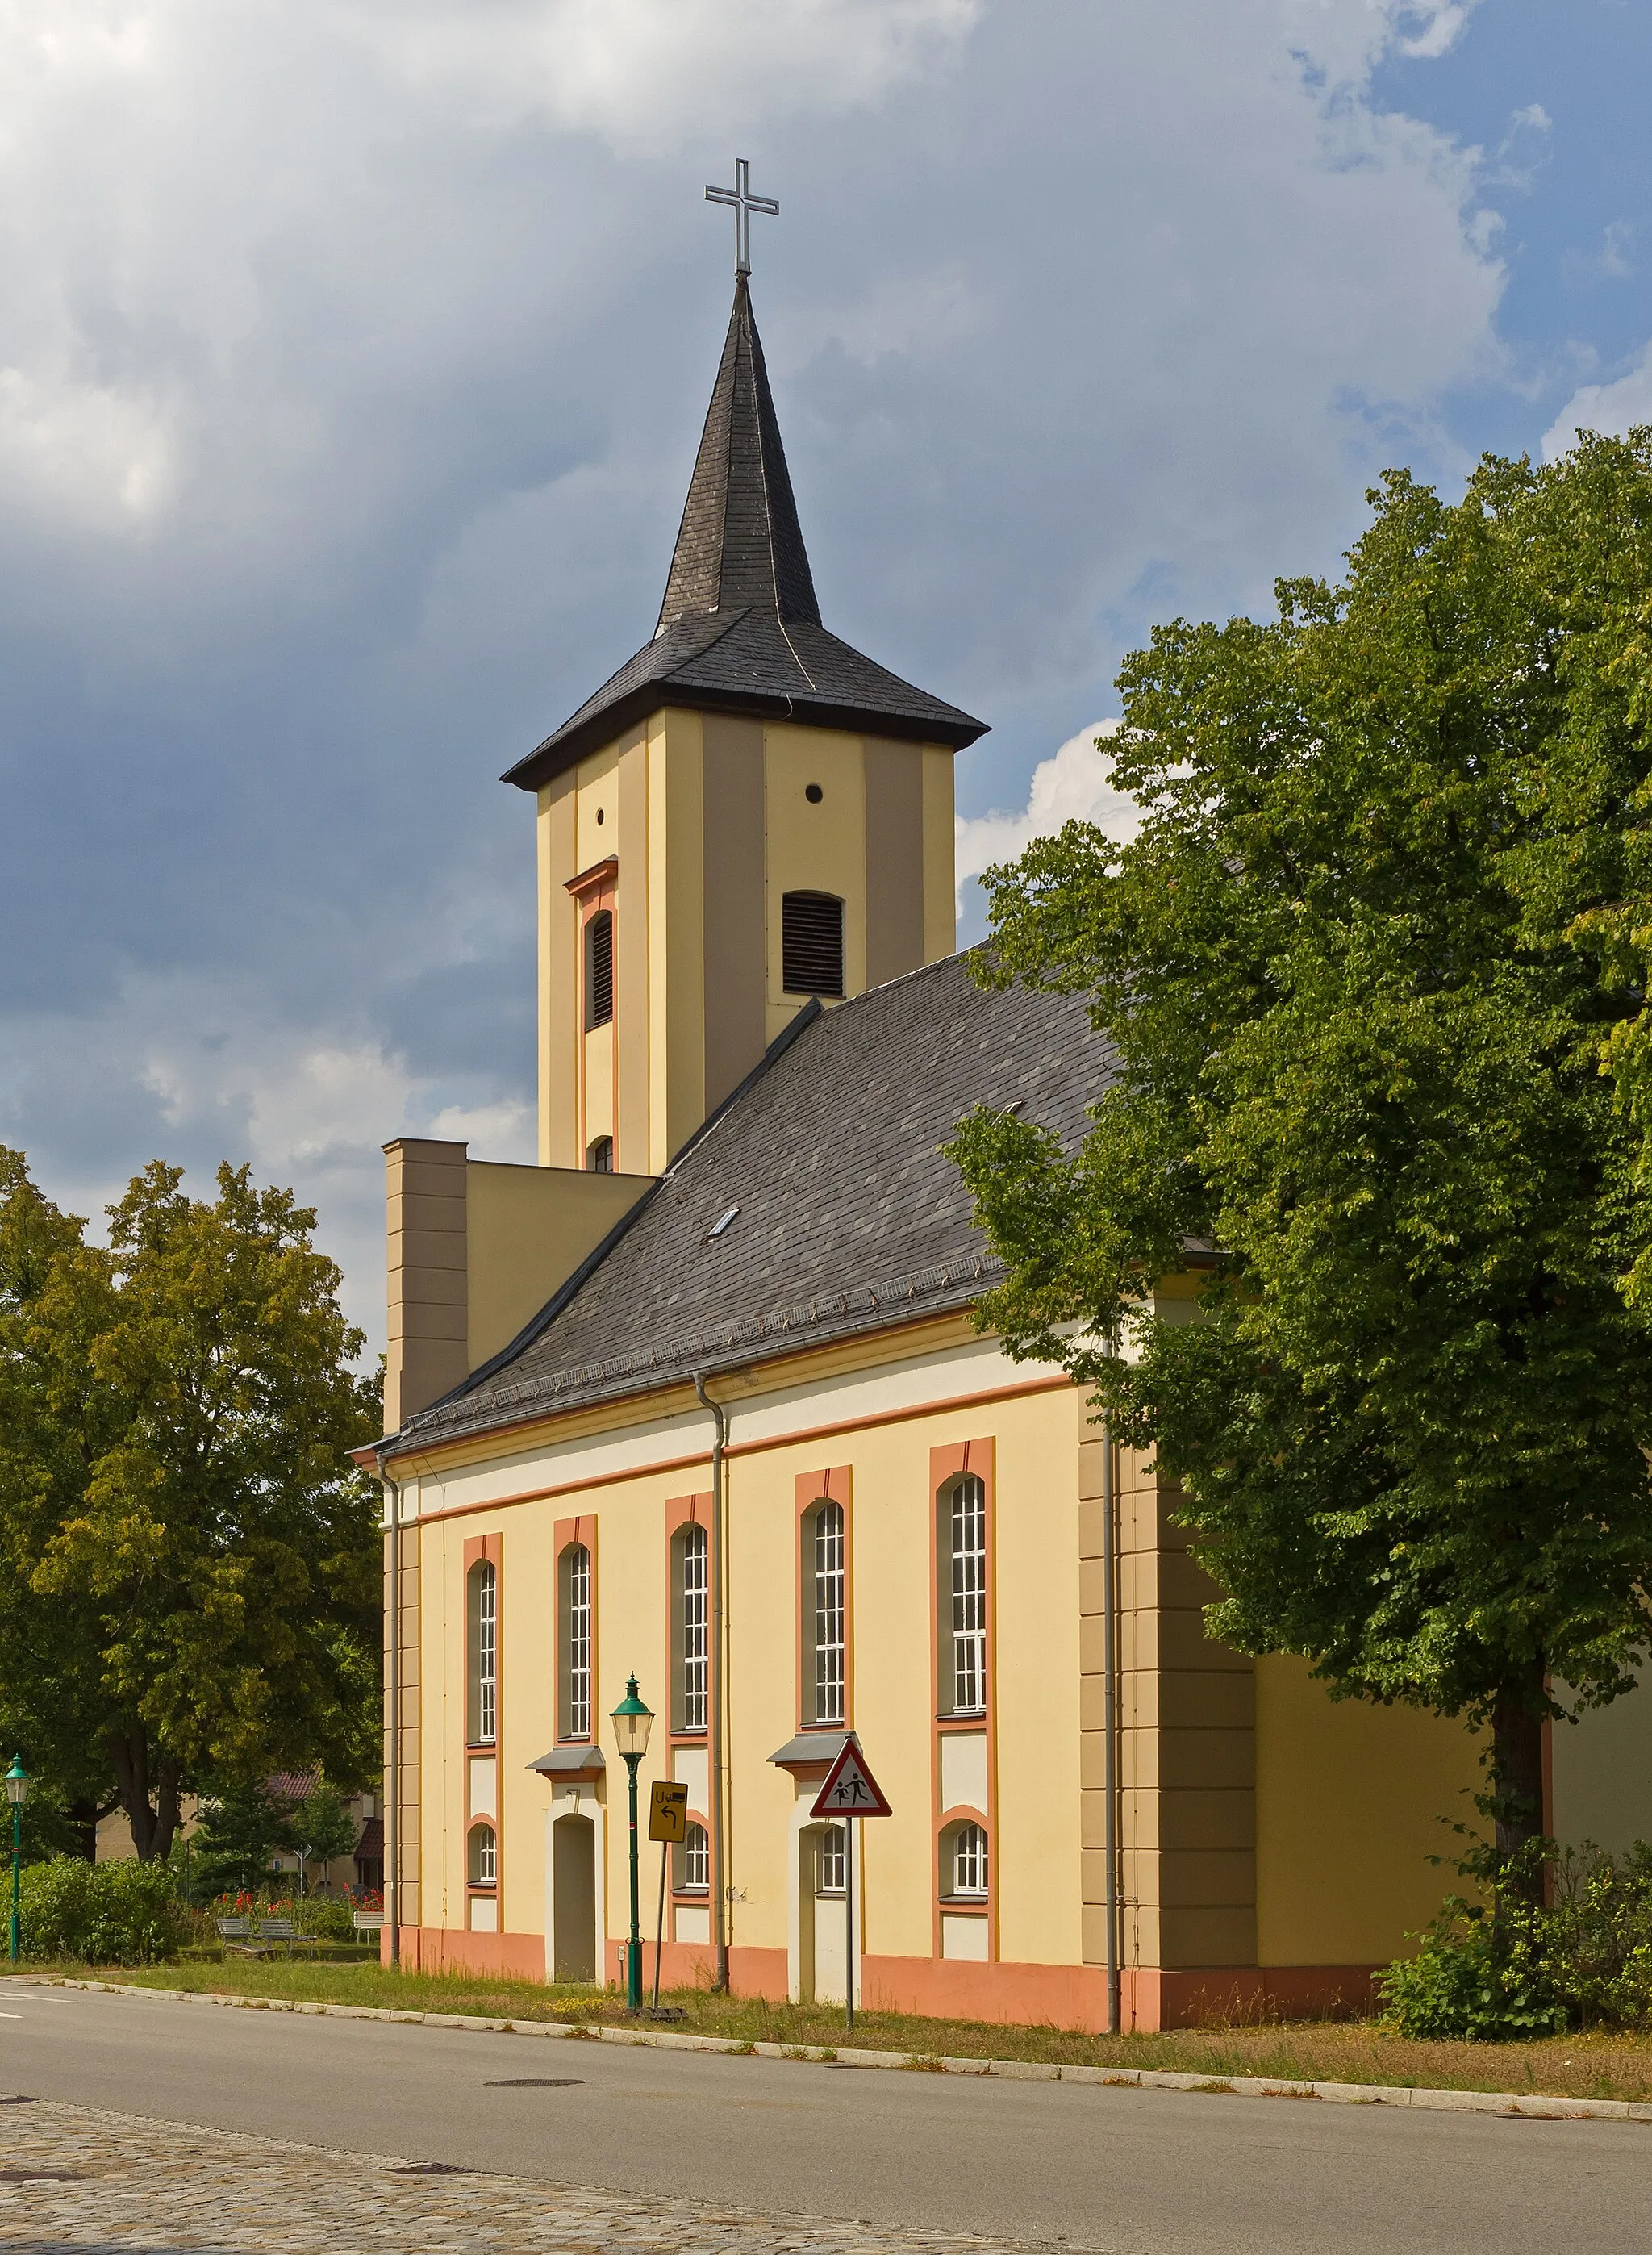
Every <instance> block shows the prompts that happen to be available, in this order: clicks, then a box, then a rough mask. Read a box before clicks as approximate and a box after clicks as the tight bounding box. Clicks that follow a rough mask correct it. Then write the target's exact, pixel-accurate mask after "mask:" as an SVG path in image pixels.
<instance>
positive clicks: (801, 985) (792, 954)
mask: <svg viewBox="0 0 1652 2255" xmlns="http://www.w3.org/2000/svg"><path fill="white" fill-rule="evenodd" d="M781 983H782V985H783V986H784V987H785V990H786V992H787V993H788V994H825V995H829V996H830V995H835V994H842V993H843V991H844V904H843V903H842V901H840V900H839V899H837V896H835V895H834V894H831V893H788V894H786V895H785V896H784V897H783V899H782V900H781Z"/></svg>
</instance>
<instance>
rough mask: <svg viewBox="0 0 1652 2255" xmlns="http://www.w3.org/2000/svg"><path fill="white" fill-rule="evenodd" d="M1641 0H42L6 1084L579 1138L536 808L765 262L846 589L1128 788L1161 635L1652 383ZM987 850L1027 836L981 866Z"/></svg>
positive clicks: (224, 1148) (6, 75) (13, 378)
mask: <svg viewBox="0 0 1652 2255" xmlns="http://www.w3.org/2000/svg"><path fill="white" fill-rule="evenodd" d="M1649 74H1652V11H1649V9H1648V8H1647V7H1646V5H1645V0H1480V4H1478V5H1474V4H1472V0H1469V4H1453V5H1436V4H1432V0H1431V4H1418V5H1406V4H1402V0H395V4H391V0H239V4H234V5H226V4H225V0H4V5H0V663H3V664H4V682H5V695H4V706H0V714H3V716H4V717H3V720H0V761H3V762H4V769H3V774H4V783H3V786H0V787H3V788H4V802H3V804H0V920H3V921H4V945H3V946H0V1139H4V1140H6V1141H9V1142H13V1143H18V1144H21V1145H22V1146H23V1147H24V1148H25V1149H26V1150H27V1151H28V1152H29V1154H30V1156H31V1160H32V1162H33V1164H34V1167H35V1170H36V1172H37V1175H38V1178H39V1179H40V1180H41V1181H42V1183H43V1184H45V1187H46V1188H47V1189H49V1190H50V1191H52V1193H53V1194H54V1195H56V1196H57V1197H59V1198H61V1199H63V1200H65V1201H66V1202H67V1203H69V1204H71V1205H74V1206H75V1207H76V1208H77V1210H79V1211H81V1212H96V1211H97V1210H98V1209H99V1208H100V1207H101V1205H102V1202H103V1200H104V1199H105V1198H108V1197H109V1196H110V1195H112V1194H113V1193H114V1192H115V1191H116V1190H117V1189H118V1187H119V1186H120V1184H122V1183H123V1181H124V1179H125V1177H127V1175H128V1174H129V1173H130V1171H131V1170H133V1169H134V1168H135V1167H137V1166H138V1165H140V1164H141V1163H143V1162H144V1160H146V1159H147V1158H149V1157H151V1156H154V1155H157V1154H161V1155H165V1156H172V1157H175V1158H177V1159H179V1160H182V1161H184V1162H186V1163H188V1165H189V1166H190V1167H191V1169H192V1170H197V1169H199V1170H203V1171H201V1172H200V1174H198V1175H194V1176H193V1177H192V1179H193V1180H196V1181H198V1182H199V1183H200V1184H202V1185H203V1186H204V1185H205V1184H206V1182H207V1175H206V1173H205V1171H204V1170H207V1169H208V1168H209V1167H210V1166H211V1164H212V1163H214V1161H215V1160H216V1159H218V1158H219V1157H220V1156H228V1157H231V1158H234V1159H236V1160H240V1159H242V1158H248V1159H250V1160H251V1161H252V1162H253V1163H254V1166H255V1169H256V1170H257V1172H258V1173H259V1175H260V1176H261V1177H263V1178H266V1179H271V1178H273V1179H276V1180H279V1181H282V1182H287V1183H291V1184H295V1185H297V1188H298V1189H299V1190H300V1191H301V1192H302V1193H303V1194H304V1196H305V1197H306V1198H310V1199H311V1200H312V1201H313V1202H314V1203H316V1204H317V1205H318V1206H319V1208H320V1212H321V1234H322V1237H323V1240H324V1241H325V1243H326V1244H327V1245H328V1246H329V1247H330V1248H331V1249H332V1251H333V1252H334V1253H335V1254H337V1255H338V1257H339V1259H340V1260H341V1261H344V1263H345V1265H346V1275H347V1297H348V1300H349V1303H350V1306H351V1308H352V1310H353V1312H354V1313H355V1315H356V1316H357V1317H358V1318H359V1319H360V1321H361V1322H363V1323H364V1324H366V1325H367V1327H368V1329H369V1331H372V1332H373V1333H374V1337H375V1339H376V1336H377V1334H378V1333H379V1332H381V1329H382V1312H381V1310H382V1279H381V1251H380V1242H379V1233H380V1229H381V1161H380V1158H379V1154H378V1146H379V1145H380V1143H381V1142H382V1141H383V1140H384V1139H385V1138H386V1137H387V1136H389V1135H394V1134H396V1133H398V1132H402V1131H409V1132H413V1133H423V1134H431V1133H434V1134H437V1135H455V1136H464V1137H467V1138H468V1139H469V1140H470V1142H471V1146H472V1151H473V1153H474V1154H475V1155H476V1156H483V1157H494V1158H514V1157H525V1156H529V1154H530V1150H531V1130H530V1119H529V1111H528V1104H529V1095H530V1087H531V1075H532V1056H531V1049H532V1011H531V1001H532V997H531V982H532V963H531V952H530V934H531V926H532V910H531V885H532V852H531V834H530V833H531V826H532V825H531V810H530V804H529V802H528V800H527V799H525V798H524V797H521V795H520V794H519V793H517V792H515V791H512V790H505V789H503V788H501V787H500V784H499V783H497V781H496V780H495V778H496V777H497V776H498V775H499V773H500V769H502V768H503V767H505V766H506V765H507V763H508V762H510V761H511V760H513V759H514V758H515V757H517V756H518V755H520V754H521V752H523V751H524V750H525V749H527V748H529V747H531V745H533V744H534V743H535V741H537V740H538V739H539V738H540V737H541V736H542V735H543V734H545V733H546V732H547V731H548V730H549V728H550V727H552V726H554V725H555V724H556V722H558V721H560V720H562V719H563V718H564V717H565V715H566V714H567V713H568V712H569V711H570V710H571V709H572V708H573V707H574V706H576V705H577V704H578V703H579V702H580V701H581V700H582V699H584V697H585V696H586V695H587V694H588V693H589V692H591V689H593V688H594V687H595V686H596V685H598V683H599V682H600V681H601V680H602V679H604V678H606V675H607V674H608V673H609V672H610V671H612V669H613V666H614V665H615V664H617V663H619V661H620V660H621V659H622V658H624V657H627V656H628V655H629V653H630V652H631V651H632V650H634V648H635V647H636V646H637V645H638V643H640V642H641V641H642V640H643V639H644V638H645V637H646V636H647V634H648V630H649V629H650V628H651V627H652V625H653V622H654V616H655V608H656V606H657V602H658V599H659V591H660V587H661V586H662V581H663V577H664V572H665V566H666V562H667V559H668V557H669V550H670V544H671V538H672V535H673V533H674V530H675V528H676V516H677V513H678V510H679V509H680V507H681V503H682V497H683V489H684V487H685V484H686V481H687V477H688V472H689V467H690V461H691V459H692V454H693V449H694V446H695V442H696V439H697V436H698V430H699V424H700V419H701V417H702V415H703V413H704V404H705V400H706V397H707V394H708V392H709V389H710V385H711V376H712V373H713V369H714V367H715V362H716V357H717V352H718V345H719V342H720V339H721V334H722V331H723V327H724V325H725V320H726V318H727V310H728V293H729V287H730V264H731V255H730V253H731V245H730V240H729V236H730V227H729V222H728V220H727V217H726V215H725V214H723V213H720V212H716V211H713V210H711V209H708V208H707V207H706V206H705V204H704V201H703V200H702V189H703V186H704V183H705V182H706V181H708V180H713V179H718V180H721V179H725V178H727V177H731V176H732V159H733V158H734V157H735V156H736V155H746V156H748V157H749V158H751V159H752V164H753V182H754V185H755V186H757V187H759V188H760V190H764V191H767V193H773V194H775V195H778V196H779V197H780V198H781V203H782V206H783V210H782V214H781V218H780V220H779V221H757V222H756V223H755V239H756V264H757V273H756V277H755V298H756V305H757V309H758V314H759V318H760V322H761V325H762V328H763V334H764V338H765V342H766V345H767V351H768V356H769V362H770V368H771V372H772V374H773V376H774V379H775V386H776V390H777V394H778V397H779V402H780V409H781V419H782V424H783V427H784V430H785V432H786V438H787V443H788V449H789V452H790V456H791V462H792V469H793V476H794V481H795V485H796V488H797V491H798V496H799V501H800V504H801V507H802V515H803V522H804V527H805V530H806V532H807V534H808V537H809V544H810V547H811V551H812V554H813V559H814V565H815V575H816V583H817V585H818V587H819V588H820V591H821V594H822V599H823V606H824V609H825V613H826V616H827V620H828V623H829V624H830V625H832V626H833V627H835V628H836V629H837V630H838V631H839V632H840V633H842V634H844V635H845V636H848V637H849V638H850V639H851V641H853V642H855V643H858V644H859V645H860V646H861V647H862V648H864V649H866V650H870V651H871V652H872V654H873V655H875V656H876V657H879V658H881V659H883V660H884V661H885V662H886V663H887V664H892V665H893V666H894V667H895V668H896V669H897V670H898V671H902V672H904V673H907V674H908V675H909V676H911V677H912V678H915V679H917V680H918V681H920V682H921V683H922V684H923V685H925V686H926V687H928V688H931V689H934V690H935V691H937V692H940V693H941V694H942V695H943V696H946V697H949V698H951V699H955V700H956V701H957V702H958V703H960V704H962V705H963V706H967V707H969V708H970V710H972V711H974V712H977V713H980V714H981V715H983V716H984V718H986V719H988V720H991V722H992V724H993V727H992V733H991V734H990V735H989V736H987V737H986V738H985V739H984V741H982V743H980V744H979V745H977V747H976V748H974V749H973V750H972V751H970V752H969V753H967V754H965V755H963V759H962V760H961V761H960V763H959V786H960V790H959V804H960V810H961V812H962V813H963V816H964V817H965V820H964V823H963V834H962V837H961V849H962V850H961V868H964V869H965V870H966V871H972V870H976V869H978V868H981V867H982V866H984V863H985V862H986V861H988V860H990V859H991V858H993V857H994V856H995V855H997V854H1001V853H1003V852H1005V851H1006V850H1012V849H1013V847H1014V846H1015V845H1016V844H1017V843H1018V842H1019V839H1020V838H1022V837H1023V836H1025V835H1026V834H1027V832H1028V830H1029V827H1030V826H1031V825H1033V824H1034V823H1041V822H1043V821H1047V820H1049V819H1055V820H1059V819H1060V818H1061V817H1062V816H1063V815H1064V814H1066V813H1067V812H1068V811H1081V810H1082V809H1084V808H1086V807H1095V808H1096V809H1097V810H1099V811H1102V812H1103V814H1105V813H1107V812H1109V811H1110V802H1109V800H1108V798H1107V797H1106V795H1105V791H1106V786H1105V774H1104V768H1103V762H1101V760H1100V759H1099V758H1098V757H1097V756H1096V755H1095V754H1093V753H1092V752H1091V751H1090V750H1089V740H1090V739H1091V738H1092V737H1093V735H1094V734H1095V731H1096V726H1097V724H1098V723H1100V722H1103V721H1104V720H1106V719H1107V717H1108V716H1109V715H1110V713H1113V712H1114V711H1116V709H1117V703H1116V699H1115V697H1114V693H1113V692H1112V690H1111V688H1110V682H1111V679H1112V677H1113V675H1114V673H1115V671H1117V664H1118V661H1119V659H1120V657H1121V656H1122V655H1123V653H1124V651H1125V650H1128V649H1129V648H1130V647H1131V646H1132V644H1133V643H1136V642H1137V641H1138V639H1140V638H1141V637H1143V636H1144V635H1145V631H1146V629H1147V628H1148V626H1149V625H1150V624H1151V622H1152V621H1154V620H1155V619H1159V618H1163V617H1167V616H1169V615H1173V614H1174V613H1177V612H1187V613H1194V614H1200V615H1205V614H1215V615H1226V614H1227V613H1229V612H1231V611H1234V610H1239V609H1250V610H1255V611H1257V612H1258V613H1261V612H1265V610H1266V609H1267V608H1268V603H1269V590H1270V587H1271V583H1272V580H1273V579H1274V577H1275V575H1276V574H1277V573H1281V572H1299V571H1306V570H1317V569H1333V568H1334V566H1335V561H1336V558H1337V556H1338V554H1339V552H1340V551H1341V548H1342V547H1343V546H1344V545H1345V544H1347V542H1348V538H1349V537H1351V535H1352V534H1353V533H1354V531H1355V530H1356V528H1357V526H1358V523H1359V522H1360V518H1361V515H1362V506H1363V503H1362V494H1363V490H1364V488H1365V487H1366V485H1367V484H1368V483H1369V481H1370V480H1371V479H1372V477H1373V475H1374V474H1375V473H1376V471H1378V470H1379V469H1380V468H1381V467H1383V466H1384V465H1385V464H1388V463H1390V462H1403V463H1407V464H1410V465H1411V466H1413V467H1415V468H1417V469H1418V471H1419V472H1420V473H1422V474H1425V475H1427V476H1429V477H1432V478H1434V479H1437V480H1439V481H1441V482H1442V483H1443V484H1444V485H1445V486H1446V487H1447V488H1455V487H1456V486H1457V485H1458V484H1459V483H1460V481H1461V479H1462V477H1463V475H1464V474H1465V471H1466V468H1467V466H1468V465H1469V464H1470V463H1471V462H1472V461H1473V460H1474V457H1475V456H1476V455H1477V454H1478V453H1480V452H1481V449H1482V448H1485V447H1488V446H1489V447H1495V448H1498V449H1502V450H1505V451H1519V450H1525V449H1530V450H1531V451H1534V452H1537V451H1540V450H1542V449H1543V448H1544V447H1545V446H1548V447H1550V448H1551V449H1552V448H1554V447H1555V446H1559V445H1563V444H1564V443H1565V433H1566V432H1569V430H1570V429H1571V427H1572V425H1573V424H1575V423H1578V422H1588V423H1592V424H1594V425H1598V426H1600V427H1620V428H1621V427H1627V425H1628V424H1629V423H1631V422H1634V421H1635V420H1637V419H1649V420H1652V292H1649V286H1648V277H1649V274H1652V150H1649V142H1648V137H1647V135H1646V132H1645V126H1644V116H1643V109H1642V104H1643V96H1644V89H1645V88H1646V86H1647V84H1648V82H1649ZM966 896H967V897H966V909H967V910H968V912H969V915H970V917H978V907H977V901H978V896H977V894H976V892H975V889H974V887H973V885H972V884H970V885H969V886H967V887H966Z"/></svg>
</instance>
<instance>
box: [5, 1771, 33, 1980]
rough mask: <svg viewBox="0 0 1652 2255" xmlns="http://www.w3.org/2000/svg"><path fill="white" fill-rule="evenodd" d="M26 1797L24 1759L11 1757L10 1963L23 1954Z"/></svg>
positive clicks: (8, 1792) (8, 1782)
mask: <svg viewBox="0 0 1652 2255" xmlns="http://www.w3.org/2000/svg"><path fill="white" fill-rule="evenodd" d="M28 1797H29V1773H28V1771H27V1770H26V1769H25V1767H23V1756H22V1755H21V1754H13V1755H12V1757H11V1768H10V1769H9V1770H8V1771H7V1772H6V1799H7V1800H8V1801H9V1802H11V1963H13V1964H14V1965H15V1964H16V1963H17V1962H18V1958H19V1957H20V1956H22V1954H23V1918H22V1914H21V1912H20V1910H19V1908H18V1873H19V1872H21V1870H22V1868H23V1804H24V1802H25V1801H26V1800H27V1799H28Z"/></svg>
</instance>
